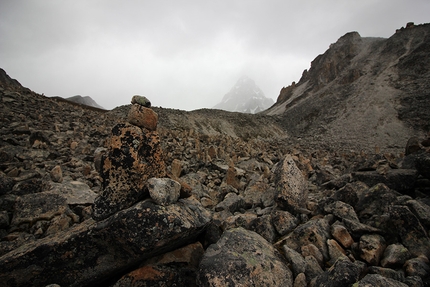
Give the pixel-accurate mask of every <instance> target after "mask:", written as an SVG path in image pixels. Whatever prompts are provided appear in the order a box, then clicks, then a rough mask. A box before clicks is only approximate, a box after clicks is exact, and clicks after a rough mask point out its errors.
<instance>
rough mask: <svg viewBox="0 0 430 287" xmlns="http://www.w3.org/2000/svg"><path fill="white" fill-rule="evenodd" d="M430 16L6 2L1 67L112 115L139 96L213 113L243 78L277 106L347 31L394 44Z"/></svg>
mask: <svg viewBox="0 0 430 287" xmlns="http://www.w3.org/2000/svg"><path fill="white" fill-rule="evenodd" d="M429 15H430V1H429V0H360V1H355V0H307V1H306V0H303V1H300V0H295V1H289V0H229V1H222V0H218V1H209V0H208V1H204V0H188V1H180V0H176V1H163V0H154V1H149V0H141V1H137V0H136V1H133V0H127V1H120V0H98V1H96V0H74V1H72V0H70V1H66V0H63V1H59V0H2V1H0V68H3V69H4V70H5V71H6V72H7V73H8V74H9V76H11V77H12V78H15V79H17V80H18V81H19V82H20V83H21V84H22V85H24V86H26V87H28V88H30V89H31V90H33V91H35V92H38V93H40V94H42V93H44V94H45V95H47V96H54V95H59V96H62V97H71V96H74V95H82V96H90V97H91V98H93V99H94V100H95V101H96V102H97V103H98V104H100V105H101V106H103V107H105V108H107V109H112V108H114V107H116V106H120V105H125V104H129V103H130V100H131V97H132V96H133V95H135V94H140V95H145V96H147V97H148V98H149V99H150V100H151V102H152V104H153V105H154V106H162V107H168V108H176V109H183V110H194V109H198V108H211V107H213V106H214V105H215V104H217V103H218V102H220V101H221V100H222V98H223V96H224V95H225V94H226V93H227V92H228V91H229V90H230V89H231V88H232V87H233V85H234V84H235V83H236V81H237V80H238V79H239V77H241V76H243V75H246V76H248V77H250V78H251V79H253V80H254V81H255V82H256V84H257V85H258V86H259V87H260V88H261V89H262V91H263V92H264V93H265V95H266V96H267V97H270V98H273V99H274V100H275V101H276V98H277V97H278V95H279V91H280V89H281V88H282V87H284V86H288V85H290V84H291V82H292V81H296V82H297V81H298V80H299V79H300V77H301V75H302V72H303V70H304V69H308V68H309V67H310V62H311V61H312V60H313V59H314V58H315V57H316V56H317V55H318V54H322V53H324V52H325V51H326V50H327V49H328V47H329V45H330V44H331V43H334V42H336V41H337V39H339V38H340V37H341V36H343V35H344V34H345V33H347V32H351V31H357V32H359V33H360V35H361V36H362V37H386V38H388V37H390V36H391V35H393V34H394V33H395V30H396V29H397V28H400V27H402V26H405V25H406V23H407V22H415V23H416V24H421V23H426V22H430V19H429Z"/></svg>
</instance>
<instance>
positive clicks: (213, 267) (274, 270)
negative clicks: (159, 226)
mask: <svg viewBox="0 0 430 287" xmlns="http://www.w3.org/2000/svg"><path fill="white" fill-rule="evenodd" d="M197 285H198V286H292V285H293V279H292V273H291V271H290V269H288V267H287V265H286V264H285V263H284V261H283V260H281V256H280V254H279V252H278V251H277V250H276V249H274V248H273V246H272V245H271V244H269V243H268V242H267V241H266V240H265V239H264V238H263V237H261V236H260V235H258V234H257V233H255V232H253V231H249V230H246V229H244V228H241V227H240V228H235V229H230V230H228V231H226V232H224V234H223V235H222V237H221V239H220V240H219V241H218V242H217V243H215V244H213V245H211V246H209V247H208V249H207V250H206V252H205V254H204V255H203V259H202V261H201V262H200V267H199V271H198V275H197Z"/></svg>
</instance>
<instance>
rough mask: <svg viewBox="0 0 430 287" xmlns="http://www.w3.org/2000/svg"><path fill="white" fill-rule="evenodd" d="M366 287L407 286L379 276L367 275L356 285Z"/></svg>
mask: <svg viewBox="0 0 430 287" xmlns="http://www.w3.org/2000/svg"><path fill="white" fill-rule="evenodd" d="M367 286H384V287H385V286H386V287H408V285H406V284H404V283H402V282H399V281H397V280H394V279H390V278H386V277H383V276H382V275H379V274H368V275H366V276H365V277H364V278H363V279H361V280H360V281H359V282H358V284H357V287H367Z"/></svg>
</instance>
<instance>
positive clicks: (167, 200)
mask: <svg viewBox="0 0 430 287" xmlns="http://www.w3.org/2000/svg"><path fill="white" fill-rule="evenodd" d="M147 187H148V190H149V195H150V196H151V198H152V199H153V200H154V201H155V203H157V204H158V205H162V206H166V205H169V204H172V203H175V202H177V201H178V199H179V195H180V192H181V184H180V183H179V182H177V181H175V180H173V179H170V178H150V179H148V183H147Z"/></svg>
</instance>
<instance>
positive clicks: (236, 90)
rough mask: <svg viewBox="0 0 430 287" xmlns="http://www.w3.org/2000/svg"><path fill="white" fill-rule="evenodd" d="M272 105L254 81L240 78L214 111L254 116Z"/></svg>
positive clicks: (270, 100)
mask: <svg viewBox="0 0 430 287" xmlns="http://www.w3.org/2000/svg"><path fill="white" fill-rule="evenodd" d="M273 104H274V101H273V100H272V99H271V98H266V97H265V96H264V93H263V91H262V90H261V89H260V88H259V87H258V86H257V85H256V84H255V82H254V80H252V79H250V78H248V77H247V76H242V77H241V78H240V79H239V80H238V81H237V82H236V84H235V85H234V86H233V87H232V88H231V90H230V91H229V92H228V93H227V94H225V96H224V97H223V99H222V101H221V102H220V103H218V104H217V105H215V106H214V109H220V110H225V111H230V112H241V113H249V114H256V113H259V112H261V111H264V110H266V109H267V108H269V107H270V106H271V105H273Z"/></svg>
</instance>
